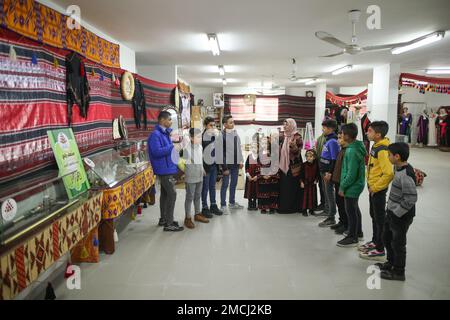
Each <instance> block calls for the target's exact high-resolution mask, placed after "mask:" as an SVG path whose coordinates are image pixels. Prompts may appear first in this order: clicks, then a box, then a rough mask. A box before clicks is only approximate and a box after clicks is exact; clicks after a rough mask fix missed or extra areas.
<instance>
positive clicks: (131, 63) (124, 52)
mask: <svg viewBox="0 0 450 320" xmlns="http://www.w3.org/2000/svg"><path fill="white" fill-rule="evenodd" d="M37 1H38V2H40V3H42V4H44V5H46V6H47V7H50V8H52V9H54V10H56V11H58V12H61V13H63V14H66V9H65V8H63V7H62V6H60V5H59V4H55V3H54V2H53V1H50V0H37ZM111 19H113V17H111ZM81 25H82V26H83V27H85V28H86V29H88V30H89V31H91V32H93V33H95V34H96V35H98V36H99V37H102V38H103V39H105V40H107V41H110V42H113V43H116V44H119V46H120V67H121V68H122V69H124V70H127V71H130V72H133V73H135V72H136V52H135V51H134V50H132V49H131V48H129V47H127V46H125V45H124V44H123V43H120V42H119V41H117V40H115V39H113V38H112V37H110V36H109V35H107V34H106V33H104V32H102V31H100V30H99V29H97V28H96V27H94V26H92V25H91V24H89V23H87V22H85V21H83V8H81Z"/></svg>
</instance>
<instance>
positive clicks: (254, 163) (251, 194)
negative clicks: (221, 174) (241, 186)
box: [244, 153, 261, 209]
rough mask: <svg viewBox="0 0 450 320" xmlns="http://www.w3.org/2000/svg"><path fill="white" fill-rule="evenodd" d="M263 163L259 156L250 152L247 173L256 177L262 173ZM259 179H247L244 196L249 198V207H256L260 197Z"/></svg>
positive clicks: (246, 165) (246, 162)
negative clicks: (260, 161)
mask: <svg viewBox="0 0 450 320" xmlns="http://www.w3.org/2000/svg"><path fill="white" fill-rule="evenodd" d="M260 171H261V164H260V163H259V159H258V156H255V155H253V153H252V154H250V155H249V156H248V158H247V161H245V173H246V174H248V175H250V177H252V178H254V177H257V176H259V175H260ZM257 192H258V181H250V180H249V178H248V177H246V180H245V192H244V198H245V199H248V207H249V209H256V208H257V204H256V200H257V199H258V194H257Z"/></svg>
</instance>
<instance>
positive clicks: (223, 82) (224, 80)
mask: <svg viewBox="0 0 450 320" xmlns="http://www.w3.org/2000/svg"><path fill="white" fill-rule="evenodd" d="M222 84H223V85H224V86H226V85H227V84H228V82H227V79H225V78H224V79H222Z"/></svg>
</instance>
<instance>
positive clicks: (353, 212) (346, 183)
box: [337, 123, 367, 248]
mask: <svg viewBox="0 0 450 320" xmlns="http://www.w3.org/2000/svg"><path fill="white" fill-rule="evenodd" d="M341 130H342V136H343V141H344V142H343V145H344V146H345V148H346V150H345V155H344V161H343V163H342V172H341V181H340V182H341V183H340V186H339V187H340V190H339V194H340V196H341V197H344V201H345V209H346V212H347V214H348V235H347V236H346V237H345V238H344V239H342V240H341V241H339V242H338V243H337V245H338V246H339V247H345V248H348V247H357V246H358V242H359V238H360V237H362V223H361V210H360V209H359V205H358V201H359V196H360V195H361V193H362V192H363V190H364V183H365V175H366V172H365V171H366V169H365V157H366V153H367V152H366V148H365V147H364V144H363V143H362V142H361V141H359V140H356V138H357V136H358V127H357V126H356V124H354V123H350V124H345V125H343V126H342V127H341Z"/></svg>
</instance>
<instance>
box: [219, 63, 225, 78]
mask: <svg viewBox="0 0 450 320" xmlns="http://www.w3.org/2000/svg"><path fill="white" fill-rule="evenodd" d="M219 74H220V75H221V76H222V77H223V76H224V75H225V68H224V67H223V66H222V65H220V66H219Z"/></svg>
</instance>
